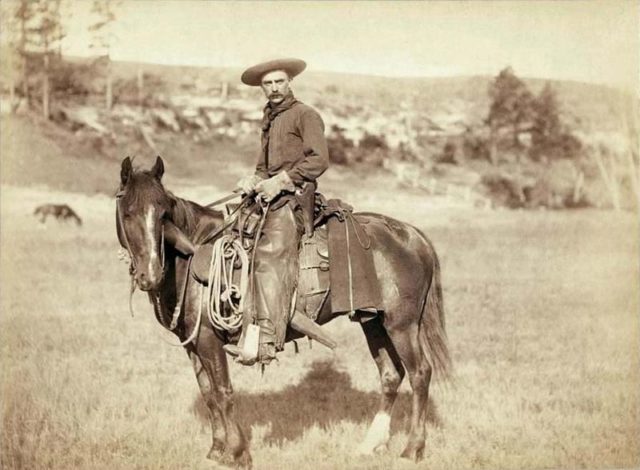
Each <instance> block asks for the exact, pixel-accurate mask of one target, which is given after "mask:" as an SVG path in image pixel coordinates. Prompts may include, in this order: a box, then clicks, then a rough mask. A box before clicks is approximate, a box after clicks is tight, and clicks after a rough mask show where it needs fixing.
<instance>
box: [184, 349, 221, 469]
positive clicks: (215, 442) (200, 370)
mask: <svg viewBox="0 0 640 470" xmlns="http://www.w3.org/2000/svg"><path fill="white" fill-rule="evenodd" d="M187 354H188V355H189V359H191V364H192V365H193V370H194V372H195V374H196V379H197V381H198V386H199V387H200V393H201V394H202V398H203V399H204V402H205V404H206V405H207V409H208V410H209V420H210V422H211V433H212V436H213V438H212V443H211V449H210V450H209V454H208V455H207V458H209V459H212V460H215V459H220V458H221V457H222V455H223V454H224V448H225V447H224V446H225V442H226V440H227V433H226V431H225V428H224V423H223V422H222V417H221V416H220V410H219V409H218V406H217V404H216V403H215V401H214V395H213V385H212V384H211V380H209V375H208V374H207V371H206V370H205V368H204V366H203V365H202V361H201V360H200V358H199V357H198V355H197V354H196V353H195V351H194V350H193V349H192V348H189V349H187Z"/></svg>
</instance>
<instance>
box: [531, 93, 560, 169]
mask: <svg viewBox="0 0 640 470" xmlns="http://www.w3.org/2000/svg"><path fill="white" fill-rule="evenodd" d="M533 110H534V118H533V126H532V129H531V138H532V145H531V154H532V157H533V158H534V159H536V160H537V159H538V158H539V157H540V156H541V155H544V154H546V153H548V152H549V151H550V150H552V148H553V147H554V144H555V143H557V142H558V139H559V136H560V133H561V132H562V129H561V125H560V106H559V105H558V98H557V96H556V92H555V90H554V89H553V88H552V87H551V84H549V83H548V82H547V83H546V84H545V86H544V88H543V89H542V91H541V92H540V94H539V95H538V96H537V97H536V99H535V100H534V102H533Z"/></svg>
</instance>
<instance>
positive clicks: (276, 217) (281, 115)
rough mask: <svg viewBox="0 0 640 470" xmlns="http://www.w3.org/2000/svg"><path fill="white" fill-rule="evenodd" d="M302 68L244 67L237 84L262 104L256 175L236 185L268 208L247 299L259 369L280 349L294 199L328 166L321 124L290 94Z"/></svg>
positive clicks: (284, 64)
mask: <svg viewBox="0 0 640 470" xmlns="http://www.w3.org/2000/svg"><path fill="white" fill-rule="evenodd" d="M305 68H306V63H305V62H304V61H302V60H299V59H280V60H273V61H270V62H265V63H261V64H258V65H255V66H253V67H250V68H248V69H247V70H245V72H244V73H243V74H242V77H241V80H242V82H243V83H245V84H247V85H250V86H259V87H261V88H262V91H263V92H264V95H265V97H266V98H267V100H268V102H267V104H266V106H265V107H264V117H263V119H262V136H261V143H262V149H261V152H260V156H259V158H258V163H257V165H256V170H255V173H254V174H252V175H249V176H246V177H244V178H242V179H241V180H240V181H239V182H238V184H237V186H238V188H240V189H241V190H242V192H243V193H245V194H252V193H255V194H256V197H257V198H258V200H260V201H261V203H262V205H263V206H265V207H266V208H267V209H266V211H267V213H266V217H265V221H264V225H263V228H262V232H261V235H260V237H259V239H258V242H257V245H256V247H255V248H254V249H255V264H254V271H253V276H254V279H253V282H254V289H253V292H252V294H253V295H251V294H250V295H249V305H250V306H251V307H250V308H251V309H250V313H251V314H252V315H253V318H254V319H255V322H256V323H257V325H258V327H259V328H260V334H259V347H258V356H257V361H259V362H261V363H262V364H268V363H269V362H271V361H272V360H273V359H274V358H275V357H276V351H280V350H282V348H283V346H284V340H285V334H286V330H287V323H288V321H289V315H290V313H291V312H290V310H291V304H292V296H293V294H294V291H295V287H296V282H297V276H298V249H299V244H300V238H301V235H302V230H303V228H302V226H303V213H302V208H301V207H300V205H299V204H298V203H297V202H296V197H295V193H296V191H297V192H298V193H300V192H302V191H308V190H309V189H312V190H315V188H316V187H317V184H316V180H317V178H318V177H319V176H320V175H321V174H322V173H324V171H325V170H326V169H327V167H328V165H329V153H328V150H327V143H326V140H325V137H324V123H323V121H322V118H321V117H320V115H319V114H318V112H317V111H315V110H314V109H313V108H311V107H310V106H307V105H305V104H303V103H301V102H300V101H298V100H297V99H296V98H295V97H294V96H293V92H292V91H291V88H290V85H291V81H292V79H293V78H294V77H295V76H297V75H298V74H300V73H301V72H302V71H303V70H304V69H305ZM309 185H312V188H308V186H309ZM225 349H226V350H227V352H229V353H230V354H232V355H240V353H241V351H240V347H239V346H229V347H226V348H225ZM241 362H242V361H241ZM247 363H253V361H247Z"/></svg>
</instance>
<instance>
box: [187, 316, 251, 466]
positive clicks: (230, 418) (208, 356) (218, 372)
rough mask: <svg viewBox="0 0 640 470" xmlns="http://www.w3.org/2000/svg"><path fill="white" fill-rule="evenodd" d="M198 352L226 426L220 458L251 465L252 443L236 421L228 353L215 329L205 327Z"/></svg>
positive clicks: (212, 396) (212, 400)
mask: <svg viewBox="0 0 640 470" xmlns="http://www.w3.org/2000/svg"><path fill="white" fill-rule="evenodd" d="M196 352H197V354H198V356H199V357H200V361H201V362H202V366H203V367H204V370H205V371H206V372H207V375H208V377H209V381H210V383H211V385H212V387H211V394H210V395H211V402H212V403H215V405H216V407H217V410H218V412H219V413H220V419H221V421H222V424H223V427H224V430H225V443H224V450H223V454H222V457H221V459H220V460H221V461H223V462H227V461H228V462H230V463H232V464H234V465H235V466H237V467H239V468H245V469H248V468H251V454H250V453H249V443H248V441H247V439H246V438H245V436H244V433H243V432H242V430H241V429H240V426H239V425H238V423H237V421H236V417H235V410H234V399H233V387H232V386H231V379H230V378H229V367H228V364H227V356H226V353H225V352H224V350H223V349H222V345H221V344H220V339H219V338H218V337H217V336H216V335H215V334H214V333H213V332H212V331H209V330H205V329H203V330H202V331H201V332H200V335H199V337H198V346H197V348H196ZM214 456H215V453H214Z"/></svg>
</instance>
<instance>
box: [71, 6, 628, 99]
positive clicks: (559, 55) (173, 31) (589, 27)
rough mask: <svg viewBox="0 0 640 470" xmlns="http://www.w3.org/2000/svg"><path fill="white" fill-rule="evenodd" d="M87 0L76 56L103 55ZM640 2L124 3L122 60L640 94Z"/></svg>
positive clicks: (76, 29) (115, 51)
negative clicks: (502, 77) (574, 85)
mask: <svg viewBox="0 0 640 470" xmlns="http://www.w3.org/2000/svg"><path fill="white" fill-rule="evenodd" d="M90 3H91V2H89V1H87V0H70V4H71V8H72V11H71V14H70V15H68V14H67V15H65V18H66V23H67V33H68V34H67V37H66V38H65V41H64V44H63V50H64V52H65V53H68V54H70V55H89V54H91V51H90V49H89V48H88V44H89V42H90V37H89V34H88V32H87V30H86V28H87V25H88V24H89V22H90V14H89V7H90ZM639 5H640V4H639V3H638V2H636V1H606V0H605V1H600V0H598V1H588V2H585V1H557V2H549V1H523V2H516V1H497V2H492V1H453V2H446V1H438V2H373V1H357V2H337V1H332V2H312V1H307V2H290V1H287V2H275V1H272V2H223V1H186V0H181V1H170V0H136V1H131V0H124V2H123V3H122V4H121V5H120V6H119V8H118V10H117V12H116V15H117V22H116V23H115V24H114V27H113V32H114V34H115V36H116V38H117V39H116V41H115V43H114V46H113V48H112V54H111V55H112V58H114V59H116V60H131V61H144V62H153V63H164V64H186V65H212V66H234V67H248V66H250V65H253V64H255V63H258V62H261V61H263V60H269V59H273V58H277V57H299V58H301V59H304V60H305V61H306V62H307V63H308V67H309V69H310V70H318V71H320V70H322V71H336V72H352V73H361V74H374V75H383V76H439V77H442V76H453V75H475V74H490V75H495V74H496V73H497V72H498V71H499V70H500V69H502V68H504V67H506V66H507V65H511V66H512V67H513V68H514V70H515V71H516V74H518V75H520V76H525V77H537V78H555V79H568V80H578V81H586V82H595V83H605V84H609V85H614V86H624V87H627V88H632V89H634V90H637V89H638V81H639V77H640V72H639V59H638V56H639V49H640V47H639V42H640V32H639V24H638V22H639V20H640V7H639Z"/></svg>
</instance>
